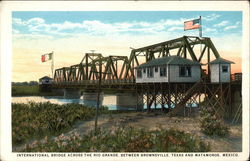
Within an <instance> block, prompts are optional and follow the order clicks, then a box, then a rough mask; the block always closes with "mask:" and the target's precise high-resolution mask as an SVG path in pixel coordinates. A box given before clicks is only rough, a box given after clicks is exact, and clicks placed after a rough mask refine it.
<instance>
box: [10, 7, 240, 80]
mask: <svg viewBox="0 0 250 161" xmlns="http://www.w3.org/2000/svg"><path fill="white" fill-rule="evenodd" d="M199 16H201V17H202V34H203V36H204V37H210V38H211V40H212V41H213V43H214V45H215V47H216V48H217V50H218V51H219V53H220V55H221V57H223V58H225V59H228V60H231V61H234V62H235V64H234V65H232V72H233V73H234V72H241V55H242V53H241V52H242V49H241V47H242V12H240V11H218V12H216V11H81V12H80V11H79V12H76V11H69V12H65V11H39V12H37V11H36V12H31V11H16V12H12V35H13V37H12V43H13V55H12V59H13V65H12V71H13V72H12V81H14V82H18V81H19V82H22V81H32V80H35V81H37V80H38V79H39V78H41V77H43V76H45V75H48V76H51V69H50V65H51V62H50V61H48V62H45V63H42V62H41V55H43V54H46V53H50V52H52V51H53V52H54V62H55V68H61V67H64V66H70V65H73V64H78V63H79V62H80V61H81V59H82V58H83V56H84V53H87V52H90V51H91V50H95V52H98V53H102V54H103V55H104V56H108V55H121V56H128V57H129V55H130V52H131V49H130V47H132V48H139V47H143V46H147V45H151V44H156V43H159V42H162V41H167V40H170V39H174V38H178V37H182V36H183V35H187V36H199V30H189V31H184V30H183V25H184V21H187V20H192V19H197V18H199Z"/></svg>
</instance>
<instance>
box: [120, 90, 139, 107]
mask: <svg viewBox="0 0 250 161" xmlns="http://www.w3.org/2000/svg"><path fill="white" fill-rule="evenodd" d="M116 106H117V109H119V107H124V108H135V109H137V110H142V109H143V98H141V97H137V95H136V93H135V92H124V93H116Z"/></svg>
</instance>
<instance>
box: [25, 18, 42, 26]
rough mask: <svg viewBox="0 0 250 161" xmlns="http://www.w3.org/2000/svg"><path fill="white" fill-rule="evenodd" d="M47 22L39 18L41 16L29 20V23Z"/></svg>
mask: <svg viewBox="0 0 250 161" xmlns="http://www.w3.org/2000/svg"><path fill="white" fill-rule="evenodd" d="M44 22H45V20H44V19H42V18H39V17H35V18H31V19H29V20H28V21H27V23H28V24H34V25H36V24H43V23H44Z"/></svg>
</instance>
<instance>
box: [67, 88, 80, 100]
mask: <svg viewBox="0 0 250 161" xmlns="http://www.w3.org/2000/svg"><path fill="white" fill-rule="evenodd" d="M63 93H64V95H63V96H64V98H68V99H79V98H80V97H81V90H79V89H71V88H66V89H64V90H63Z"/></svg>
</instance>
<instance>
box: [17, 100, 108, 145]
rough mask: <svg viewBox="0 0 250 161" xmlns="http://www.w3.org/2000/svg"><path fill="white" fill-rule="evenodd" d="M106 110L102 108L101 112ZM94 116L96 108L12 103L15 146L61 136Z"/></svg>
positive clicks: (78, 105)
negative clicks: (27, 141)
mask: <svg viewBox="0 0 250 161" xmlns="http://www.w3.org/2000/svg"><path fill="white" fill-rule="evenodd" d="M106 110H107V109H106V108H101V109H100V112H103V111H106ZM94 115H95V108H90V107H86V106H83V105H80V104H63V105H58V104H51V103H49V102H46V103H35V102H29V103H28V104H24V103H12V141H13V144H14V145H15V144H20V143H23V142H24V141H26V140H28V139H31V138H41V137H44V136H46V135H51V134H59V133H61V132H63V131H64V130H66V129H69V128H71V127H72V125H73V124H74V123H75V122H76V121H77V120H87V119H90V118H92V117H93V116H94Z"/></svg>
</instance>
